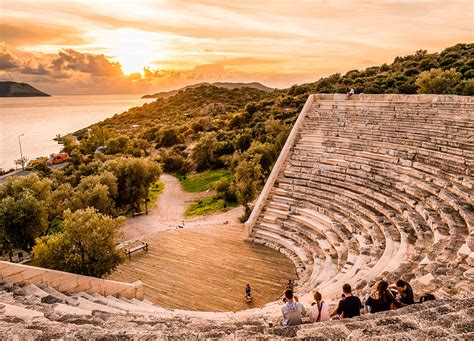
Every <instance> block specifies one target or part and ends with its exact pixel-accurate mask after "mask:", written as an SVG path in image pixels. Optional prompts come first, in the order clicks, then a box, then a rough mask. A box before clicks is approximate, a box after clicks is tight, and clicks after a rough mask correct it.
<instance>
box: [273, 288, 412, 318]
mask: <svg viewBox="0 0 474 341" xmlns="http://www.w3.org/2000/svg"><path fill="white" fill-rule="evenodd" d="M342 292H343V294H342V299H341V300H340V301H339V304H338V305H337V306H336V307H335V308H334V309H333V310H332V311H331V309H330V307H329V304H327V303H326V302H324V301H323V297H322V295H321V293H320V292H315V293H314V302H313V303H312V304H311V307H310V308H309V310H308V311H307V310H306V308H305V307H304V306H303V304H302V303H300V302H298V297H296V296H295V295H294V294H293V284H291V289H290V288H289V287H287V289H286V291H285V297H284V299H283V300H284V302H285V305H284V306H283V307H282V308H281V312H282V315H283V325H285V326H295V325H299V324H301V323H303V317H304V316H308V317H309V320H310V321H311V322H323V321H328V320H330V319H331V318H333V319H346V318H351V317H354V316H359V315H360V313H361V310H364V311H365V312H368V313H377V312H380V311H386V310H391V309H398V308H401V307H404V306H407V305H410V304H413V303H415V301H414V297H413V289H412V288H411V286H410V284H409V283H408V282H407V281H404V280H401V279H400V280H398V281H397V283H396V285H394V286H389V284H388V282H386V281H380V282H379V283H378V285H377V289H376V290H375V291H374V292H373V293H372V294H370V295H369V294H366V295H365V297H364V298H363V300H362V301H361V300H360V298H359V297H357V296H356V295H353V294H352V288H351V286H350V285H349V284H344V285H343V286H342Z"/></svg>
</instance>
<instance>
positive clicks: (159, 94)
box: [142, 82, 273, 98]
mask: <svg viewBox="0 0 474 341" xmlns="http://www.w3.org/2000/svg"><path fill="white" fill-rule="evenodd" d="M202 85H214V86H217V87H218V88H225V89H238V88H254V89H259V90H263V91H273V89H272V88H269V87H268V86H265V85H263V84H261V83H257V82H253V83H229V82H215V83H212V84H211V83H199V84H193V85H188V86H185V87H184V88H181V89H177V90H171V91H163V92H157V93H155V94H153V95H144V96H142V98H168V97H171V96H174V95H176V94H177V93H178V92H180V91H185V90H187V89H191V88H198V87H200V86H202Z"/></svg>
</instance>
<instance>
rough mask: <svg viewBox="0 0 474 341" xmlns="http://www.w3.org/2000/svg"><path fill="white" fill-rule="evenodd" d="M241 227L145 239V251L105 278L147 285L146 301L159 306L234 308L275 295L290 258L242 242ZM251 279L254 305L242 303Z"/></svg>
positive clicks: (290, 271)
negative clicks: (146, 246) (147, 246)
mask: <svg viewBox="0 0 474 341" xmlns="http://www.w3.org/2000/svg"><path fill="white" fill-rule="evenodd" d="M243 237H244V231H243V229H242V228H241V227H238V226H232V225H225V226H210V227H200V228H198V227H196V228H185V229H180V230H174V231H169V232H165V233H161V234H159V235H156V236H153V237H149V238H147V240H146V241H147V242H148V243H149V245H150V247H149V251H148V252H138V253H135V254H133V255H132V258H131V259H127V260H126V262H125V263H124V264H122V265H121V266H120V267H119V268H118V269H117V271H116V272H114V273H113V274H112V275H111V276H110V277H109V278H110V279H114V280H118V281H124V282H133V281H135V280H141V281H143V282H144V283H145V288H146V289H145V292H146V294H145V296H146V299H148V300H150V301H152V302H154V303H155V304H158V305H160V306H163V307H167V308H177V309H187V310H206V311H236V310H241V309H247V308H254V307H261V306H263V305H265V304H266V303H268V302H271V301H274V300H276V299H278V297H280V296H281V295H282V292H283V290H284V289H285V286H286V283H287V282H288V279H290V278H291V279H295V278H296V272H295V268H294V266H293V264H292V262H291V261H290V260H289V259H288V258H286V257H285V256H283V255H282V254H280V253H279V252H277V251H275V250H273V249H270V248H267V247H264V246H261V245H256V244H252V243H246V242H244V241H243ZM247 283H249V284H250V285H251V287H252V293H253V295H254V297H255V300H254V303H252V304H248V303H246V302H245V301H244V299H243V297H244V294H245V285H246V284H247Z"/></svg>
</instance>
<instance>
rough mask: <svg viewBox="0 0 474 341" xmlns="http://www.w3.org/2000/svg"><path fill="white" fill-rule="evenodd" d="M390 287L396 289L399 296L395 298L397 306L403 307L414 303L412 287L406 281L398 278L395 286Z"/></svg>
mask: <svg viewBox="0 0 474 341" xmlns="http://www.w3.org/2000/svg"><path fill="white" fill-rule="evenodd" d="M390 288H391V289H396V290H397V291H398V295H399V296H400V298H399V299H398V300H397V307H399V308H400V307H405V306H407V305H410V304H413V303H415V300H414V297H413V289H412V287H411V285H410V283H408V282H407V281H404V280H402V279H399V280H398V281H397V283H396V286H394V287H393V286H392V287H390Z"/></svg>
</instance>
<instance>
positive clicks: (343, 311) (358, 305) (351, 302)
mask: <svg viewBox="0 0 474 341" xmlns="http://www.w3.org/2000/svg"><path fill="white" fill-rule="evenodd" d="M342 292H343V293H344V294H343V298H342V299H341V300H340V301H339V304H338V306H337V307H336V309H334V310H333V312H332V313H331V317H333V316H336V315H339V317H340V318H351V317H354V316H360V310H361V309H362V308H363V306H362V302H361V301H360V298H359V297H357V296H354V295H352V288H351V286H350V284H347V283H346V284H344V285H343V286H342Z"/></svg>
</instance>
